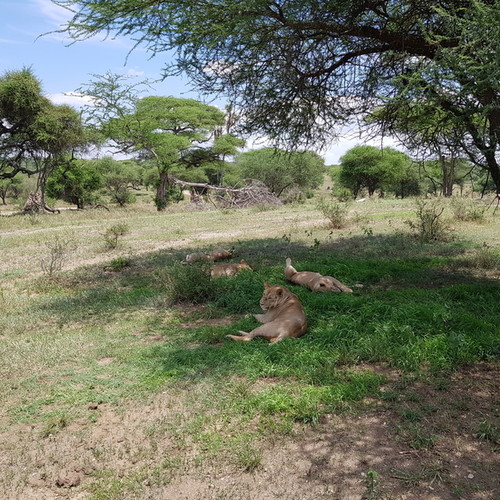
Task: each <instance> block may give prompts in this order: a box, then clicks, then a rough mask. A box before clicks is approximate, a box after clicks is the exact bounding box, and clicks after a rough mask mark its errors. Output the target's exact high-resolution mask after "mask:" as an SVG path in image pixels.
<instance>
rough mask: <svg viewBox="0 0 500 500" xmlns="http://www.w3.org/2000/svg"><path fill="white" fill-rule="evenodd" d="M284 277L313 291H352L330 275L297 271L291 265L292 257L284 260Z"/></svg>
mask: <svg viewBox="0 0 500 500" xmlns="http://www.w3.org/2000/svg"><path fill="white" fill-rule="evenodd" d="M285 277H286V279H287V280H288V281H290V282H291V283H295V284H296V285H302V286H305V287H307V288H309V290H312V291H313V292H325V291H328V292H345V293H352V290H351V289H350V288H349V287H347V286H345V285H344V284H343V283H341V282H340V281H339V280H337V279H335V278H333V277H332V276H323V275H322V274H320V273H315V272H312V271H300V272H298V271H297V270H296V269H295V268H294V267H293V266H292V259H290V258H289V257H288V258H287V259H286V260H285Z"/></svg>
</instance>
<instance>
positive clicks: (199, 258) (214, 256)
mask: <svg viewBox="0 0 500 500" xmlns="http://www.w3.org/2000/svg"><path fill="white" fill-rule="evenodd" d="M233 253H234V249H233V248H232V249H231V250H225V249H224V248H215V249H214V250H210V252H207V253H202V252H195V253H188V254H187V255H186V258H185V259H184V260H183V261H182V263H183V264H193V263H195V262H217V261H219V260H225V259H230V258H231V257H232V256H233Z"/></svg>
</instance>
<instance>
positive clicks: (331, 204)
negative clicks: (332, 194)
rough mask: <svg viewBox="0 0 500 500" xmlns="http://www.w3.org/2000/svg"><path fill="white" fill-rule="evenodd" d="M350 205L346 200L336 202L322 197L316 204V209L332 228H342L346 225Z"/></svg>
mask: <svg viewBox="0 0 500 500" xmlns="http://www.w3.org/2000/svg"><path fill="white" fill-rule="evenodd" d="M350 206H351V204H350V203H349V202H347V201H345V202H336V201H326V200H324V199H323V200H321V201H320V202H318V204H317V207H318V210H320V211H321V212H322V213H323V215H324V216H325V217H326V218H327V219H328V221H329V224H330V227H331V228H332V229H343V228H344V227H346V225H347V216H348V214H349V209H350Z"/></svg>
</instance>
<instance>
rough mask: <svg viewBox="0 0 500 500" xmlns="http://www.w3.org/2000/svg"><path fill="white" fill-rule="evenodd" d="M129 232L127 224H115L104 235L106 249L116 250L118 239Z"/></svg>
mask: <svg viewBox="0 0 500 500" xmlns="http://www.w3.org/2000/svg"><path fill="white" fill-rule="evenodd" d="M128 232H129V227H128V225H127V224H125V223H123V222H120V223H119V224H114V225H112V226H111V227H109V228H108V229H106V232H105V233H104V234H103V235H102V237H103V239H104V247H105V249H106V250H114V249H115V248H116V247H117V246H118V241H119V240H120V239H121V238H122V237H123V236H125V235H126V234H127V233H128Z"/></svg>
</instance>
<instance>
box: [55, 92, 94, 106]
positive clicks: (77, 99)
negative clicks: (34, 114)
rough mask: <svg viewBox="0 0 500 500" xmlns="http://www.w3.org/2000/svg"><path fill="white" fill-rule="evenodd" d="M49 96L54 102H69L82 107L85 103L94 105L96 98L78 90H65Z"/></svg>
mask: <svg viewBox="0 0 500 500" xmlns="http://www.w3.org/2000/svg"><path fill="white" fill-rule="evenodd" d="M47 98H48V99H50V101H51V102H53V103H54V104H67V105H69V106H73V107H74V108H81V107H82V106H85V105H92V104H93V102H94V98H93V97H91V96H88V95H84V94H80V93H78V92H64V93H60V94H49V95H47Z"/></svg>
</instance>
